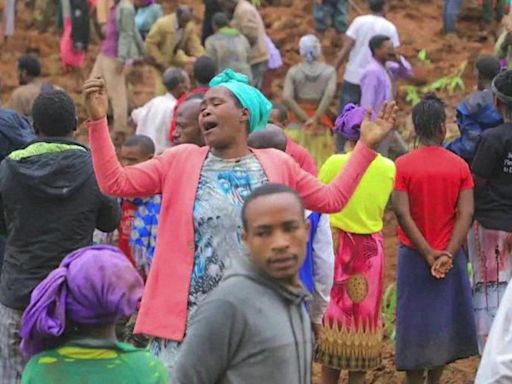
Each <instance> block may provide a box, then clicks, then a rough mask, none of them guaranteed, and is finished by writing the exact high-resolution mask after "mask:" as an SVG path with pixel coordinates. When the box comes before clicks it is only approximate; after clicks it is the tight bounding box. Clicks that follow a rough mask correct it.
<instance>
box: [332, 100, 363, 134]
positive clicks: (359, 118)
mask: <svg viewBox="0 0 512 384" xmlns="http://www.w3.org/2000/svg"><path fill="white" fill-rule="evenodd" d="M365 114H366V109H364V108H363V107H360V106H358V105H355V104H353V103H348V104H347V105H345V108H343V112H341V114H340V115H339V116H338V118H337V119H336V122H335V123H334V132H336V133H341V134H342V135H343V136H344V137H345V138H346V139H347V140H350V141H357V140H359V136H360V135H361V124H362V123H363V120H364V116H365Z"/></svg>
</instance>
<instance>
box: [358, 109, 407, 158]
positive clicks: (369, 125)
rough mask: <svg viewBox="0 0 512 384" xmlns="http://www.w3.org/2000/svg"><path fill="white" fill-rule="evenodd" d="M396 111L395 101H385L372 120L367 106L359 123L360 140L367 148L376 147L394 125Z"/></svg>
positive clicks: (370, 111)
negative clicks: (364, 114) (361, 121)
mask: <svg viewBox="0 0 512 384" xmlns="http://www.w3.org/2000/svg"><path fill="white" fill-rule="evenodd" d="M397 112H398V108H397V106H396V103H395V102H394V101H387V102H385V103H384V105H383V106H382V108H381V110H380V112H379V115H378V116H377V118H376V119H375V121H372V110H371V109H370V108H369V109H368V110H367V111H366V116H365V118H364V120H363V123H362V124H361V138H360V141H361V142H363V144H366V145H367V146H368V147H369V148H372V149H375V148H377V147H378V146H379V144H380V143H381V142H382V140H384V139H385V138H386V136H387V135H388V133H389V132H391V130H392V129H393V128H394V127H395V123H396V114H397Z"/></svg>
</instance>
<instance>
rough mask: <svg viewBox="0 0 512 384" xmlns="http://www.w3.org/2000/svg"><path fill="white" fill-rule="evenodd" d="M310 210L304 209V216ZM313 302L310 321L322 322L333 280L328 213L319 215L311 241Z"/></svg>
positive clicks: (332, 251) (332, 257)
mask: <svg viewBox="0 0 512 384" xmlns="http://www.w3.org/2000/svg"><path fill="white" fill-rule="evenodd" d="M310 214H311V211H308V210H306V218H307V217H308V216H309V215H310ZM313 275H314V276H313V283H314V292H313V302H312V303H311V314H310V315H311V321H312V322H313V323H315V324H321V323H322V317H323V316H324V313H325V311H326V310H327V306H328V305H329V297H330V295H331V288H332V284H333V280H334V250H333V244H332V234H331V226H330V224H329V215H321V216H320V221H319V222H318V227H317V230H316V235H315V240H314V241H313Z"/></svg>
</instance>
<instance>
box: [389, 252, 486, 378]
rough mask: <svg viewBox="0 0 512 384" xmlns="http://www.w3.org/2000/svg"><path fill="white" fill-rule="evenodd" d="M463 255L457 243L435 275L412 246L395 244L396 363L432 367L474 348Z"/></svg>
mask: <svg viewBox="0 0 512 384" xmlns="http://www.w3.org/2000/svg"><path fill="white" fill-rule="evenodd" d="M466 266H467V257H466V255H465V253H464V251H463V250H462V249H461V250H460V251H459V252H458V253H457V254H456V255H455V256H454V258H453V268H452V269H451V270H450V272H448V274H447V275H446V277H445V278H443V279H436V278H435V277H434V276H432V274H431V273H430V266H429V265H428V263H427V262H426V260H425V259H424V258H423V256H422V255H421V254H420V253H419V252H418V251H416V250H415V249H412V248H409V247H406V246H404V245H400V248H399V250H398V268H397V311H396V346H395V358H396V368H397V369H398V370H399V371H403V370H417V369H432V368H437V367H441V366H444V365H446V364H448V363H450V362H452V361H455V360H458V359H462V358H465V357H468V356H472V355H476V354H477V353H478V349H477V342H476V333H475V319H474V317H473V303H472V301H471V286H470V283H469V277H468V274H467V268H466Z"/></svg>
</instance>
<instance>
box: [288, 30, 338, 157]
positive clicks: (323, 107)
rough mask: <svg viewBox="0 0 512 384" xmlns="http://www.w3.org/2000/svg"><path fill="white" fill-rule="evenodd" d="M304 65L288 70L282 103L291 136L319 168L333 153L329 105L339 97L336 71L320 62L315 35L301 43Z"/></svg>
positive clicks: (319, 49)
mask: <svg viewBox="0 0 512 384" xmlns="http://www.w3.org/2000/svg"><path fill="white" fill-rule="evenodd" d="M299 51H300V55H301V57H302V60H303V62H302V63H300V64H296V65H294V66H293V67H291V68H290V69H289V70H288V73H287V74H286V78H285V80H284V88H283V100H284V104H285V105H286V106H287V107H288V108H289V109H290V111H291V114H290V125H289V126H288V128H289V131H288V133H289V135H290V136H291V137H292V138H293V139H295V140H296V141H297V142H298V143H299V144H301V145H303V146H304V147H306V148H307V149H308V151H309V152H310V153H311V154H312V155H313V157H314V159H315V161H316V165H317V166H320V165H322V164H323V163H324V161H325V160H326V159H327V157H329V156H330V155H331V153H333V146H332V133H331V128H332V125H333V123H332V119H331V117H330V116H329V115H328V109H329V105H330V104H331V101H332V99H333V97H334V94H335V93H336V71H335V69H334V67H333V66H331V65H328V64H325V63H323V62H321V60H322V46H321V45H320V41H319V40H318V38H317V37H316V36H314V35H306V36H303V37H302V38H301V39H300V41H299Z"/></svg>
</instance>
